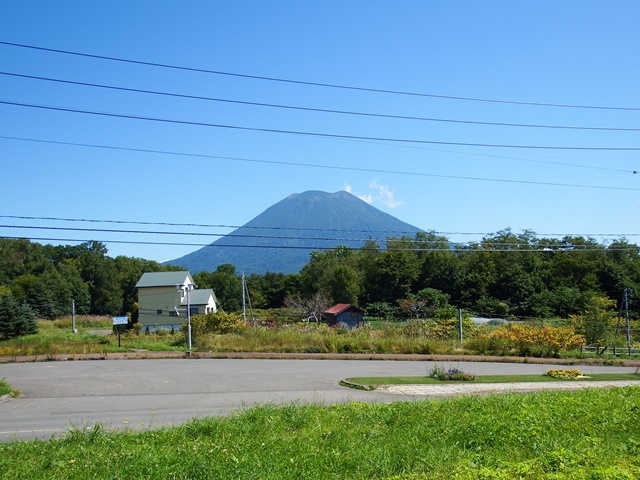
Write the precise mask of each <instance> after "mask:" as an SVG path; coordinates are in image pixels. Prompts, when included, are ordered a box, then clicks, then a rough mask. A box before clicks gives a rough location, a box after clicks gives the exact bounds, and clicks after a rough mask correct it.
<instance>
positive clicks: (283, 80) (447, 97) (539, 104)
mask: <svg viewBox="0 0 640 480" xmlns="http://www.w3.org/2000/svg"><path fill="white" fill-rule="evenodd" d="M0 45H6V46H11V47H18V48H25V49H31V50H39V51H43V52H52V53H59V54H64V55H72V56H78V57H85V58H94V59H98V60H109V61H113V62H121V63H128V64H135V65H144V66H150V67H160V68H167V69H173V70H182V71H188V72H197V73H206V74H212V75H221V76H228V77H235V78H246V79H251V80H264V81H269V82H280V83H286V84H294V85H306V86H312V87H323V88H335V89H342V90H351V91H361V92H369V93H383V94H389V95H405V96H412V97H425V98H438V99H443V100H459V101H467V102H485V103H498V104H509V105H523V106H535V107H554V108H580V109H597V110H622V111H640V108H639V107H614V106H605V105H577V104H563V103H543V102H525V101H517V100H500V99H493V98H477V97H463V96H454V95H437V94H431V93H420V92H409V91H400V90H388V89H382V88H367V87H358V86H353V85H340V84H335V83H322V82H310V81H303V80H293V79H287V78H278V77H267V76H260V75H248V74H242V73H235V72H224V71H219V70H209V69H205V68H195V67H187V66H181V65H171V64H167V63H157V62H149V61H142V60H133V59H126V58H119V57H111V56H107V55H96V54H91V53H82V52H74V51H70V50H62V49H56V48H47V47H41V46H37V45H27V44H23V43H16V42H7V41H0Z"/></svg>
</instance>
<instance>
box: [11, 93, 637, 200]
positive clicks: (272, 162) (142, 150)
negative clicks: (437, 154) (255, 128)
mask: <svg viewBox="0 0 640 480" xmlns="http://www.w3.org/2000/svg"><path fill="white" fill-rule="evenodd" d="M0 103H1V102H0ZM0 139H5V140H16V141H22V142H35V143H46V144H53V145H65V146H73V147H86V148H100V149H105V150H118V151H128V152H138V153H153V154H159V155H177V156H184V157H192V158H209V159H215V160H231V161H238V162H252V163H261V164H267V165H286V166H295V167H308V168H323V169H329V170H346V171H355V172H368V173H384V174H392V175H410V176H416V177H430V178H446V179H451V180H471V181H482V182H498V183H515V184H525V185H542V186H552V187H572V188H590V189H603V190H631V191H637V190H638V189H637V188H631V187H614V186H600V185H588V184H575V183H574V184H572V183H557V182H537V181H533V180H510V179H501V178H488V177H470V176H462V175H442V174H435V173H422V172H406V171H399V170H383V169H373V168H358V167H346V166H340V165H337V166H333V165H322V164H317V163H300V162H285V161H281V160H260V159H253V158H241V157H227V156H218V155H206V154H199V153H185V152H174V151H167V150H153V149H145V148H131V147H117V146H113V145H100V144H90V143H77V142H61V141H56V140H42V139H36V138H24V137H11V136H6V135H0ZM626 172H628V173H634V174H636V173H638V172H637V171H635V170H633V171H626Z"/></svg>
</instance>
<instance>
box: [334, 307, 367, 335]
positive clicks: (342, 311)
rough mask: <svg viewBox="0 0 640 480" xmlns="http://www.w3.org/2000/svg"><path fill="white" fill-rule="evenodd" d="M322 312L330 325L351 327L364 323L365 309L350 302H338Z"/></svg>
mask: <svg viewBox="0 0 640 480" xmlns="http://www.w3.org/2000/svg"><path fill="white" fill-rule="evenodd" d="M324 314H325V315H326V317H327V325H329V326H330V327H333V326H337V325H341V326H343V327H347V328H348V329H352V328H356V327H357V326H358V325H362V324H363V323H364V314H365V311H364V310H362V309H361V308H358V307H356V306H355V305H351V304H350V303H338V304H336V305H334V306H333V307H331V308H330V309H329V310H325V312H324Z"/></svg>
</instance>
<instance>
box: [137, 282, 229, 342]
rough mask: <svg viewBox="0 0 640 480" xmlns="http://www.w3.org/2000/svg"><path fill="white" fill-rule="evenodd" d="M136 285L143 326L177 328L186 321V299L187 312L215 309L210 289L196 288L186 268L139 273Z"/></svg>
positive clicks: (144, 327) (201, 312)
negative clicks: (174, 270)
mask: <svg viewBox="0 0 640 480" xmlns="http://www.w3.org/2000/svg"><path fill="white" fill-rule="evenodd" d="M136 288H137V289H138V313H139V315H138V322H139V323H140V325H142V328H143V329H146V328H147V327H148V328H149V329H150V330H154V329H156V328H165V329H171V328H176V329H177V328H179V327H180V326H181V325H182V324H183V323H185V321H186V313H187V311H186V310H187V302H188V303H189V305H190V307H191V315H198V314H204V313H209V312H215V311H216V310H217V305H216V303H217V301H216V297H215V294H214V293H213V290H211V289H203V290H196V289H195V283H194V282H193V277H191V274H190V273H189V272H187V271H182V272H147V273H144V274H143V275H142V277H140V280H138V283H137V284H136ZM187 292H188V293H187ZM187 295H188V298H187Z"/></svg>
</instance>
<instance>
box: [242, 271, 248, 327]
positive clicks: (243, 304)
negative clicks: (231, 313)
mask: <svg viewBox="0 0 640 480" xmlns="http://www.w3.org/2000/svg"><path fill="white" fill-rule="evenodd" d="M242 321H243V322H246V321H247V308H246V306H245V298H244V272H242Z"/></svg>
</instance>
